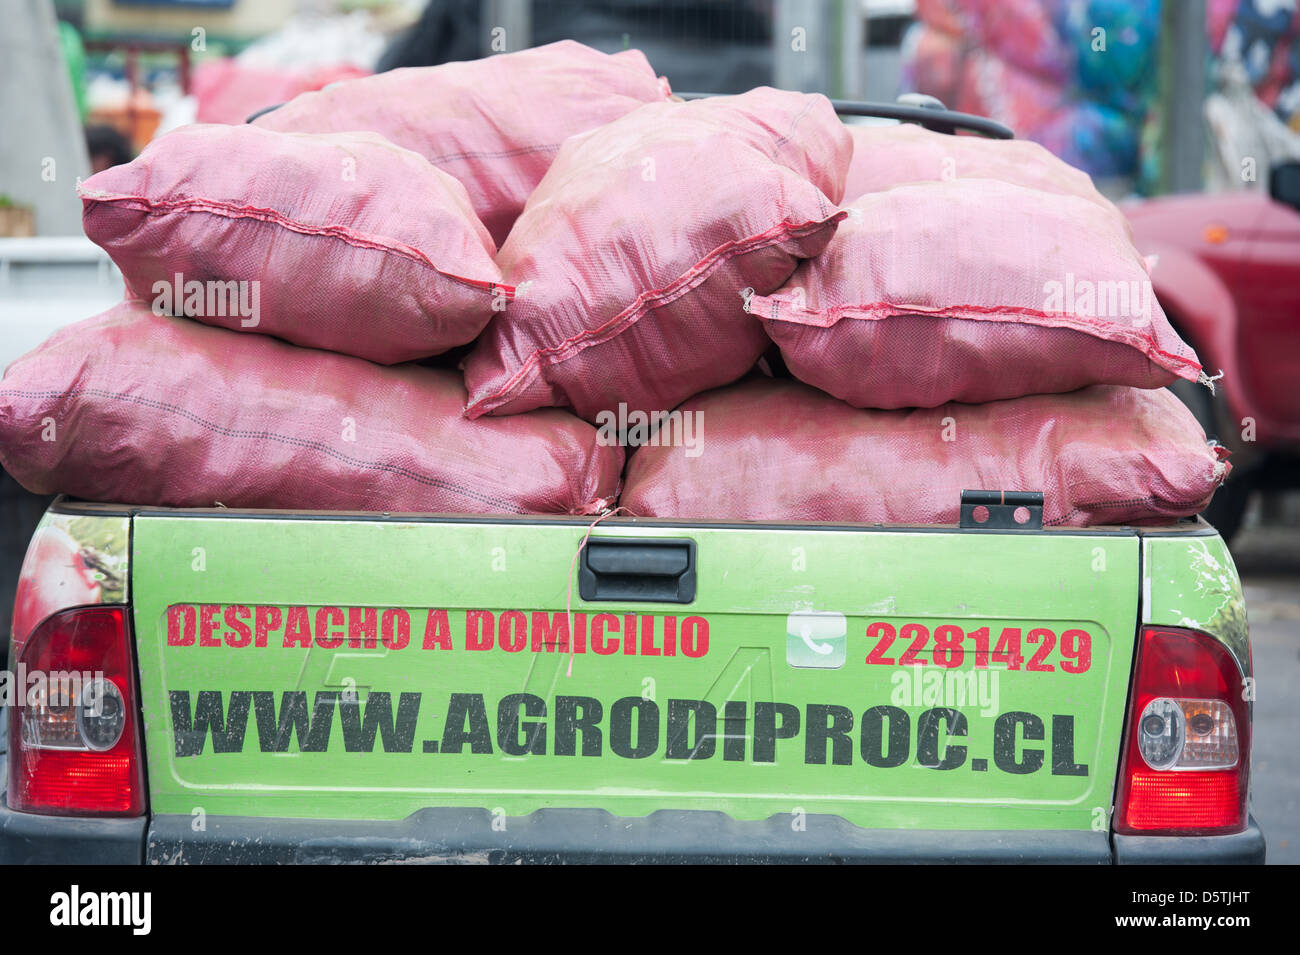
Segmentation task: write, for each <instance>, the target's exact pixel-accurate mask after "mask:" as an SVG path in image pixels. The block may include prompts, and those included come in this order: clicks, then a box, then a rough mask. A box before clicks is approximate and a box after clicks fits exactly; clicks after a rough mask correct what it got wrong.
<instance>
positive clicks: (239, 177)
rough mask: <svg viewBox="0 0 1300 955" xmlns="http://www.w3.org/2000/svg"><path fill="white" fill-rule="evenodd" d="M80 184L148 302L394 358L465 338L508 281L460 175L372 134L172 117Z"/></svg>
mask: <svg viewBox="0 0 1300 955" xmlns="http://www.w3.org/2000/svg"><path fill="white" fill-rule="evenodd" d="M79 192H80V194H81V197H82V201H83V204H84V207H85V210H84V213H83V217H82V219H83V224H84V226H85V230H86V235H88V236H90V238H91V239H93V240H94V241H95V242H96V243H98V244H99V245H101V246H103V248H104V249H105V250H106V251H107V252H108V254H109V255H111V256H112V257H113V261H114V262H116V263H117V264H118V267H119V268H121V270H122V276H123V278H124V279H125V280H126V287H127V294H128V295H130V296H133V297H136V298H139V299H142V300H144V301H145V302H148V303H149V304H150V306H151V307H152V308H153V309H154V311H156V312H158V313H159V314H169V315H180V314H184V315H187V316H189V317H191V318H195V319H197V320H198V321H201V322H204V323H205V324H209V325H219V326H221V327H224V328H231V329H236V330H239V331H249V332H261V333H264V334H268V335H275V336H277V337H279V338H283V339H285V340H287V341H291V342H294V343H296V344H299V345H306V346H309V347H312V348H326V349H329V350H331V351H338V352H344V353H346V354H350V355H356V356H358V357H360V358H368V359H370V360H371V361H376V362H379V363H381V364H392V363H395V362H401V361H409V360H411V359H414V358H423V357H427V356H429V355H436V354H439V353H441V352H444V351H446V350H447V349H449V348H452V347H454V346H456V345H463V344H465V343H467V342H470V341H473V339H474V337H475V336H476V335H477V334H478V333H479V332H480V331H481V330H482V328H483V326H484V325H485V324H486V323H487V320H488V319H489V318H491V316H492V310H493V307H494V306H495V307H497V308H501V307H504V305H505V300H506V299H507V298H508V297H509V295H510V293H511V290H510V289H507V288H504V287H503V286H501V284H500V279H501V273H500V271H499V270H498V269H497V266H496V264H495V263H494V262H493V260H492V256H493V255H494V254H495V252H496V248H495V246H493V244H492V239H491V237H489V236H488V234H487V230H485V229H484V228H483V225H482V223H480V222H479V221H478V218H477V217H476V216H475V215H474V211H473V210H472V209H471V208H470V206H469V200H468V198H467V197H466V195H465V190H464V188H463V187H462V186H461V185H460V183H458V182H457V181H456V180H455V179H453V178H452V177H451V176H448V175H447V174H446V173H443V172H440V171H439V170H437V169H435V168H434V167H433V166H431V165H429V163H428V162H426V161H425V160H424V159H422V158H421V157H419V156H417V155H416V154H415V153H413V152H410V151H409V150H406V149H399V148H398V147H396V146H394V145H393V144H392V143H389V142H387V141H385V140H384V139H382V138H381V137H379V136H376V135H374V134H373V133H345V134H338V135H331V136H315V135H308V134H300V135H290V134H286V133H274V132H269V131H267V130H264V129H257V128H255V127H252V126H222V125H212V126H201V125H199V126H183V127H181V128H180V129H177V130H176V131H174V132H172V133H169V134H167V135H166V136H163V137H162V138H160V139H158V140H155V141H154V142H152V143H150V144H149V146H147V147H146V148H145V150H144V152H143V153H141V154H140V156H139V158H137V159H136V160H135V161H134V162H132V163H128V164H127V165H124V166H114V167H113V168H111V169H106V170H104V171H103V172H101V173H99V174H97V175H95V176H92V177H91V178H90V179H88V180H86V181H85V182H84V183H82V185H81V187H80V189H79Z"/></svg>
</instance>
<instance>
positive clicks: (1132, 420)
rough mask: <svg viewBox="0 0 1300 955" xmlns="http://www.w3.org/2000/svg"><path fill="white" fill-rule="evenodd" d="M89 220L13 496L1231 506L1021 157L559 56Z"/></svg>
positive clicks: (418, 95) (380, 80)
mask: <svg viewBox="0 0 1300 955" xmlns="http://www.w3.org/2000/svg"><path fill="white" fill-rule="evenodd" d="M81 194H82V197H83V200H84V203H85V228H86V233H87V235H89V236H90V237H91V238H92V239H94V240H95V241H96V242H98V243H99V244H100V245H102V246H103V247H104V248H105V249H106V250H107V251H108V252H109V254H110V255H111V256H112V257H113V259H114V261H115V262H117V264H118V265H119V266H120V267H121V269H122V272H123V275H124V277H125V279H126V284H127V292H128V298H127V301H125V302H123V303H122V304H121V305H119V306H117V307H116V308H114V309H112V310H110V311H109V312H107V313H105V314H104V315H100V316H97V317H95V318H92V319H89V320H88V321H86V322H83V323H80V324H78V325H75V326H71V327H69V328H66V329H64V330H62V331H61V332H59V333H58V334H56V335H55V336H54V337H53V338H51V339H50V340H49V341H48V342H47V343H46V344H44V345H43V346H41V347H40V348H38V349H37V350H36V351H35V352H33V353H32V354H30V355H28V356H26V357H24V358H23V359H20V360H19V361H18V362H15V363H14V365H13V366H12V367H11V368H10V369H9V370H8V371H7V373H6V375H5V378H4V379H3V381H2V382H0V460H2V461H3V463H4V465H5V466H6V467H7V468H8V469H9V470H10V471H11V473H13V474H14V475H15V476H16V477H17V478H18V479H19V481H20V482H22V483H23V484H24V485H25V486H27V487H28V488H29V489H32V490H35V491H42V492H52V491H57V492H62V493H68V494H72V495H75V496H79V497H85V498H90V499H98V500H112V501H119V502H124V503H143V504H154V505H165V506H189V507H194V506H199V507H207V506H215V505H224V506H227V507H270V508H277V507H278V508H296V509H320V510H370V511H389V512H425V513H430V512H432V513H571V514H597V513H602V512H604V511H606V510H608V509H609V508H610V507H612V506H614V504H615V503H619V502H620V492H621V503H622V504H623V506H624V507H625V508H627V509H628V510H629V511H631V512H632V513H635V514H639V515H645V516H665V517H685V518H697V519H707V518H718V519H755V520H772V519H779V520H848V521H867V522H903V523H936V522H942V523H946V522H951V521H953V520H955V517H956V510H957V504H958V496H959V491H960V490H961V489H965V488H994V489H1003V490H1043V491H1044V492H1045V493H1046V495H1047V505H1046V508H1045V515H1044V516H1045V523H1050V524H1088V523H1118V522H1149V521H1159V520H1169V519H1171V518H1175V517H1178V516H1183V515H1187V514H1193V513H1195V512H1196V511H1197V510H1199V509H1200V508H1201V507H1203V506H1204V504H1205V503H1206V501H1207V500H1208V498H1209V496H1210V494H1211V493H1212V492H1213V489H1214V487H1215V486H1216V485H1217V483H1218V482H1219V481H1221V480H1222V477H1223V475H1224V473H1225V471H1226V468H1227V465H1226V463H1224V462H1223V461H1222V460H1221V459H1220V456H1219V454H1218V452H1217V451H1216V450H1215V449H1213V448H1211V447H1209V446H1207V444H1206V442H1205V438H1204V435H1203V433H1202V432H1201V430H1200V428H1199V427H1198V426H1197V425H1196V423H1195V421H1194V419H1192V418H1191V416H1190V414H1188V413H1187V412H1186V411H1185V410H1184V409H1183V408H1182V406H1181V405H1180V404H1179V403H1178V402H1177V401H1176V399H1174V398H1173V396H1172V395H1170V394H1169V393H1168V392H1167V391H1165V390H1164V389H1163V386H1164V385H1167V384H1169V383H1170V382H1171V381H1173V380H1174V379H1175V378H1178V377H1182V378H1188V379H1193V380H1194V379H1196V378H1197V376H1198V373H1199V370H1200V369H1199V365H1198V364H1197V362H1196V358H1195V356H1194V355H1193V354H1192V353H1191V351H1190V349H1188V348H1187V346H1186V345H1184V344H1183V343H1182V342H1181V341H1179V340H1178V338H1177V336H1176V335H1175V334H1174V333H1173V331H1172V330H1171V329H1170V327H1169V325H1168V323H1167V322H1166V320H1165V318H1164V315H1163V313H1161V311H1160V308H1159V305H1158V304H1157V303H1156V302H1155V301H1154V299H1153V298H1152V297H1151V295H1150V285H1149V282H1147V281H1146V272H1145V267H1144V263H1143V261H1142V259H1141V258H1140V257H1139V256H1138V254H1137V253H1136V251H1135V250H1134V249H1133V246H1132V242H1131V238H1130V235H1129V233H1128V229H1127V225H1126V224H1125V222H1124V220H1123V218H1122V216H1120V214H1119V212H1118V211H1117V210H1116V209H1115V208H1114V206H1112V205H1111V204H1110V203H1109V202H1107V201H1106V200H1105V199H1103V198H1102V197H1101V196H1100V195H1098V194H1097V193H1096V192H1095V190H1094V189H1093V188H1092V185H1091V183H1090V181H1089V180H1088V178H1087V177H1086V176H1084V175H1083V174H1081V173H1079V172H1077V171H1076V170H1073V169H1071V168H1070V167H1068V166H1065V165H1064V164H1062V163H1060V162H1059V161H1058V160H1055V159H1053V158H1052V157H1051V156H1049V155H1047V154H1046V153H1045V152H1044V151H1042V150H1041V149H1039V148H1038V147H1033V146H1030V145H1028V144H1024V143H1014V142H1013V143H1001V142H987V141H982V140H977V139H972V138H967V137H943V136H938V135H936V134H931V133H926V132H924V131H921V130H918V129H913V128H911V127H888V128H886V127H879V128H871V129H867V128H855V129H854V130H853V132H852V133H850V131H849V128H847V127H845V126H844V125H842V124H841V123H840V121H839V119H838V118H837V117H836V115H835V113H834V110H833V109H832V107H831V105H830V103H829V102H828V101H827V100H826V99H824V98H823V97H820V96H813V95H805V94H799V93H786V92H781V91H777V90H772V89H766V88H763V89H757V90H753V91H751V92H749V93H747V94H744V95H742V96H734V97H717V98H713V99H708V100H701V101H694V102H690V103H683V102H680V101H678V100H676V99H675V98H674V97H672V96H671V94H670V92H669V90H668V86H667V83H666V82H665V81H664V80H662V78H660V77H657V76H656V75H655V74H654V72H653V70H652V69H651V68H650V65H649V64H648V63H647V62H646V60H645V58H644V57H643V56H642V55H641V54H640V53H638V52H636V51H627V52H624V53H620V54H616V55H614V56H608V55H605V54H601V53H598V52H596V51H594V50H590V49H587V48H586V47H582V46H580V45H579V44H576V43H570V42H566V43H559V44H553V45H551V46H548V47H542V48H539V49H536V50H530V51H525V52H523V53H517V54H508V55H502V56H498V57H493V58H490V59H487V60H482V61H476V62H473V63H460V64H447V65H444V66H439V67H432V68H426V69H413V70H398V71H394V72H392V73H387V74H382V75H379V76H374V77H367V78H364V79H358V80H353V81H350V82H346V83H342V84H339V85H337V86H334V87H331V88H330V89H328V90H324V91H321V92H317V93H308V94H304V95H302V96H300V97H298V98H297V99H295V100H293V101H292V102H291V103H289V104H288V105H286V106H285V107H282V108H281V109H279V110H276V111H274V112H272V113H269V114H267V115H266V116H264V117H262V118H261V119H259V120H258V121H257V122H256V123H255V124H253V125H251V126H203V125H199V126H191V127H186V128H182V129H180V130H177V131H176V132H173V133H171V134H169V135H167V136H164V137H162V138H161V139H159V140H158V141H156V142H155V143H153V144H151V146H150V147H149V148H148V149H146V150H145V152H144V153H143V154H142V155H141V156H140V158H139V159H137V160H136V161H135V162H133V163H131V164H129V165H127V166H123V167H117V168H114V169H110V170H107V171H105V172H103V173H100V174H99V175H97V176H95V177H92V178H91V179H90V180H88V181H87V182H85V183H84V184H83V185H82V187H81ZM846 199H847V200H849V201H848V202H847V203H846V202H845V200H846ZM498 243H500V244H501V245H500V249H499V251H498ZM1121 300H1122V301H1121ZM777 350H779V353H780V356H781V358H783V359H784V365H785V366H786V367H787V368H788V369H789V373H790V375H791V376H793V377H792V378H785V379H773V378H770V377H768V378H764V377H762V376H755V375H754V369H755V367H756V366H758V367H761V368H770V367H771V364H770V363H768V362H766V361H764V360H763V357H762V356H763V355H764V353H765V352H768V353H769V357H770V358H772V359H773V363H775V364H776V365H777V366H778V368H779V366H780V364H781V363H780V362H775V356H776V352H777ZM462 354H463V355H464V356H465V357H464V359H463V361H462V362H461V367H460V369H459V370H457V369H454V368H452V367H451V364H452V362H453V361H454V359H455V358H458V357H459V356H460V355H462ZM439 355H443V356H450V357H449V358H448V357H445V358H444V359H441V360H435V361H433V362H430V361H428V359H431V358H433V357H434V356H439ZM431 365H442V366H445V367H441V368H439V367H430V366H431ZM746 376H749V377H746ZM741 379H745V380H743V381H741ZM795 379H797V380H795ZM738 381H740V384H735V383H736V382H738ZM958 402H960V403H958ZM674 411H677V412H681V413H683V414H686V413H695V412H698V415H695V414H691V415H690V417H691V418H692V420H694V421H697V422H699V426H700V430H698V431H697V433H696V437H697V441H696V442H695V446H694V447H692V448H683V447H681V446H680V445H678V444H674V443H673V441H671V440H664V441H660V440H657V439H658V437H659V435H658V432H657V431H656V429H655V427H654V425H653V423H655V422H663V421H668V422H671V421H672V420H673V418H672V417H671V416H670V412H674ZM638 415H639V416H640V418H641V420H642V421H647V420H648V421H650V422H652V425H651V427H650V428H649V429H645V428H642V429H641V432H642V433H640V434H638V433H637V431H636V429H631V430H628V429H626V428H625V427H624V426H623V425H624V424H625V423H626V422H627V421H629V420H632V419H635V418H636V417H637V416H638ZM681 417H682V415H681V414H679V415H677V420H680V419H681ZM611 421H617V422H619V423H620V424H619V426H618V427H611ZM668 434H671V432H669V433H668ZM647 438H649V440H647ZM625 446H626V448H627V451H628V452H629V454H628V457H627V459H626V461H625V453H624V450H625ZM625 464H626V469H625Z"/></svg>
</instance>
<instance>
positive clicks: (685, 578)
mask: <svg viewBox="0 0 1300 955" xmlns="http://www.w3.org/2000/svg"><path fill="white" fill-rule="evenodd" d="M930 109H931V107H928V106H897V107H893V106H891V107H886V108H881V109H878V110H876V112H875V113H873V115H876V116H886V117H888V118H894V119H908V120H912V121H923V122H924V123H925V124H927V125H930V126H931V127H932V128H943V127H945V126H946V127H947V129H948V131H951V130H952V126H953V125H954V124H965V125H967V126H969V127H970V128H977V129H978V128H980V127H979V126H978V125H972V124H983V127H982V131H984V132H986V133H987V132H989V131H990V130H992V131H993V133H994V134H997V130H996V129H993V127H996V124H989V123H988V121H986V120H978V119H975V118H972V117H960V116H959V114H949V113H948V112H947V111H944V110H942V109H939V108H936V109H933V112H930V113H928V114H926V112H925V111H926V110H930ZM918 111H920V115H927V116H928V118H926V119H924V120H919V119H918ZM1005 134H1006V135H1010V133H1009V131H1006V133H1005ZM961 505H962V506H961V520H960V522H959V523H958V524H956V525H944V526H918V527H905V526H880V525H861V524H857V525H855V524H836V523H780V524H763V523H755V522H743V523H738V522H728V521H725V520H717V521H673V520H660V519H638V518H634V517H629V516H620V515H619V514H618V513H617V512H609V513H606V514H604V515H601V516H600V517H598V518H596V519H594V520H593V519H592V518H590V517H581V518H579V517H564V516H553V517H552V516H531V517H513V516H512V517H506V516H490V515H438V514H389V513H377V512H367V513H323V512H302V511H273V510H240V509H236V508H223V507H218V508H212V509H176V508H161V507H142V506H126V505H115V504H111V503H91V502H85V501H78V500H73V499H69V498H66V497H61V498H58V499H56V500H55V501H54V503H53V504H52V505H51V506H50V508H49V510H48V511H47V512H46V514H45V516H44V517H43V518H42V520H41V523H40V525H39V527H38V528H37V530H36V533H35V534H34V536H33V537H32V539H31V542H30V544H29V546H28V549H27V555H26V558H25V560H24V562H23V566H22V570H21V573H20V576H19V581H18V588H17V594H16V598H15V609H14V618H13V632H12V639H11V644H10V648H9V657H8V659H9V666H10V671H9V672H8V673H7V674H6V684H5V687H4V702H5V704H6V705H7V713H6V714H5V716H6V723H7V727H8V732H7V736H8V759H7V774H6V779H5V787H4V799H3V805H0V862H14V861H37V862H62V863H72V864H78V865H81V864H87V863H92V862H105V863H250V862H265V863H280V862H331V863H332V862H492V863H500V862H589V861H605V862H611V861H618V862H630V861H645V862H658V863H672V862H738V861H748V862H758V861H784V862H930V863H949V862H1006V863H1025V862H1031V863H1097V864H1109V863H1148V862H1156V863H1163V862H1189V863H1247V862H1262V861H1263V860H1264V855H1265V846H1264V839H1263V836H1262V834H1261V833H1260V830H1259V827H1258V826H1257V825H1256V823H1255V821H1254V820H1253V818H1252V817H1251V815H1250V811H1249V804H1250V803H1249V796H1250V762H1251V710H1252V701H1253V698H1254V682H1253V673H1252V664H1251V653H1250V642H1249V634H1248V630H1247V622H1246V615H1245V611H1244V607H1243V603H1242V591H1241V585H1240V581H1239V579H1238V576H1237V573H1236V569H1235V568H1234V566H1233V562H1232V557H1231V555H1230V554H1229V552H1228V549H1227V547H1226V545H1225V544H1224V541H1223V539H1222V538H1221V537H1220V536H1219V534H1218V533H1217V532H1216V531H1215V530H1214V528H1213V527H1211V526H1210V525H1209V524H1207V523H1205V521H1203V520H1201V519H1199V518H1192V519H1186V520H1183V521H1181V522H1178V523H1176V524H1173V525H1170V526H1163V527H1132V526H1107V527H1088V528H1073V529H1070V528H1044V527H1043V526H1042V520H1041V506H1042V495H1041V494H1032V493H1027V492H1010V491H1000V490H999V489H987V488H985V489H972V490H971V491H968V492H967V493H966V494H964V495H963V498H962V501H961Z"/></svg>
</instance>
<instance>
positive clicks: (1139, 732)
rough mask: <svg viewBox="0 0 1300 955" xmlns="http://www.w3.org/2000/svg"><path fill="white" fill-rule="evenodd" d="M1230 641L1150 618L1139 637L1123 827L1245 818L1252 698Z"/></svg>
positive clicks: (1163, 828)
mask: <svg viewBox="0 0 1300 955" xmlns="http://www.w3.org/2000/svg"><path fill="white" fill-rule="evenodd" d="M1242 676H1243V674H1242V673H1241V671H1240V670H1239V669H1238V667H1237V663H1236V661H1235V660H1234V659H1233V658H1232V654H1231V653H1229V652H1228V649H1227V647H1225V646H1224V645H1223V644H1222V643H1220V642H1219V641H1217V640H1215V639H1214V638H1213V637H1210V636H1208V635H1207V634H1204V633H1200V632H1198V631H1194V630H1180V629H1175V628H1170V627H1147V628H1145V629H1144V630H1143V631H1142V634H1141V637H1140V639H1139V644H1138V652H1137V666H1136V671H1135V676H1134V678H1133V692H1132V693H1131V694H1130V701H1129V714H1128V729H1127V737H1126V741H1125V745H1124V750H1123V753H1124V755H1123V761H1122V762H1121V764H1120V787H1119V799H1118V801H1117V804H1116V811H1115V831H1116V832H1119V833H1123V834H1125V835H1148V836H1150V835H1222V834H1227V833H1233V832H1241V831H1243V830H1244V829H1245V828H1246V822H1247V817H1246V813H1247V808H1246V797H1247V793H1248V791H1249V783H1250V708H1249V703H1248V701H1247V699H1246V697H1247V693H1246V692H1245V681H1244V680H1243V679H1242Z"/></svg>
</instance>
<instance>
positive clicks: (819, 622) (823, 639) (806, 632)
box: [785, 610, 848, 670]
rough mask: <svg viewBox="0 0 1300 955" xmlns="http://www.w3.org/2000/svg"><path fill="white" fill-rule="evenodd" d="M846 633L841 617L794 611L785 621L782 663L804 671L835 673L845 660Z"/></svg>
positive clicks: (824, 612) (817, 611) (825, 612)
mask: <svg viewBox="0 0 1300 955" xmlns="http://www.w3.org/2000/svg"><path fill="white" fill-rule="evenodd" d="M847 632H848V628H847V621H846V620H845V618H844V614H842V613H836V612H835V611H833V610H799V611H795V612H794V613H792V614H790V615H789V616H788V617H786V621H785V662H786V663H788V664H790V666H792V667H800V668H804V669H816V670H838V669H839V668H840V667H842V666H844V660H845V659H846V657H847V656H848V637H847Z"/></svg>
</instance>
